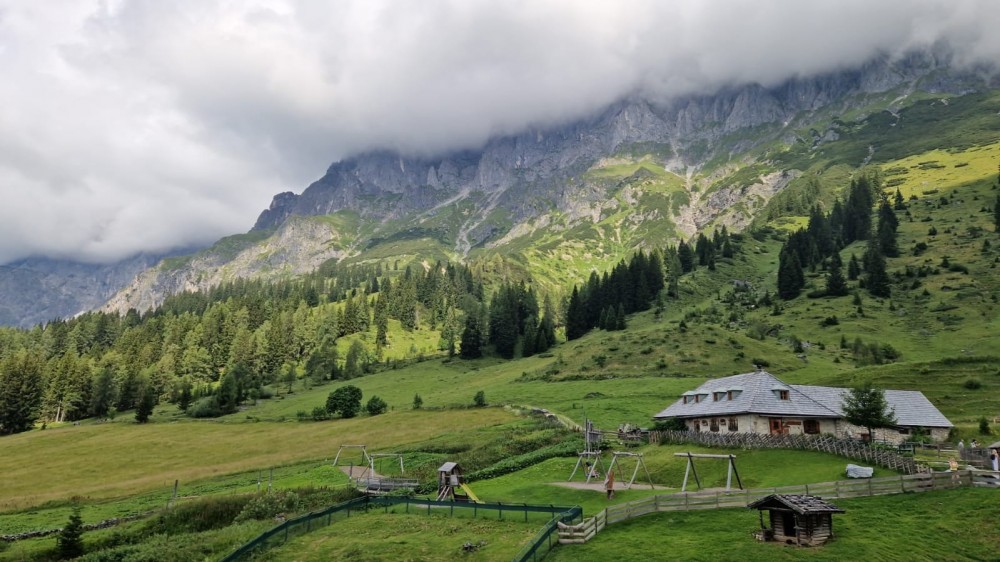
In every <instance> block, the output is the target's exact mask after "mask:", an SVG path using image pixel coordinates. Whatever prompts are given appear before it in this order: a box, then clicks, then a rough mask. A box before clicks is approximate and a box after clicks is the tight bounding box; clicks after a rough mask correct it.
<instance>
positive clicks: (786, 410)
mask: <svg viewBox="0 0 1000 562" xmlns="http://www.w3.org/2000/svg"><path fill="white" fill-rule="evenodd" d="M737 389H738V390H742V391H741V392H739V393H738V395H737V396H735V397H734V398H733V399H732V400H729V399H728V395H727V396H726V397H725V398H723V399H722V400H718V401H716V400H714V399H713V398H714V393H715V392H725V391H728V390H737ZM777 390H788V400H781V399H780V397H779V393H778V392H776V391H777ZM847 393H848V390H847V389H846V388H837V387H832V386H810V385H800V384H786V383H785V382H783V381H781V380H780V379H778V377H775V376H774V375H772V374H771V373H768V372H766V371H757V372H753V373H744V374H742V375H733V376H731V377H723V378H721V379H713V380H709V381H706V382H705V383H703V384H702V385H701V386H699V387H698V388H697V389H695V390H693V391H688V392H685V393H684V395H686V396H693V395H695V394H701V395H707V398H705V399H703V400H701V401H700V402H697V403H695V402H690V401H689V402H688V403H687V404H685V403H684V401H683V400H677V401H676V402H674V403H673V404H671V405H670V406H668V407H667V408H666V409H665V410H663V411H662V412H660V413H658V414H656V415H655V416H653V417H654V418H674V417H677V418H697V417H705V416H730V415H736V414H762V415H771V416H797V417H807V418H842V417H844V409H843V405H844V396H845V395H846V394H847ZM885 399H886V402H888V404H889V407H890V408H892V409H893V410H894V411H895V413H896V422H897V425H900V426H920V427H952V424H951V422H950V421H948V418H946V417H944V415H943V414H942V413H941V412H940V411H938V409H937V408H935V407H934V405H933V404H931V402H930V400H928V399H927V397H926V396H924V395H923V393H922V392H920V391H916V390H886V391H885Z"/></svg>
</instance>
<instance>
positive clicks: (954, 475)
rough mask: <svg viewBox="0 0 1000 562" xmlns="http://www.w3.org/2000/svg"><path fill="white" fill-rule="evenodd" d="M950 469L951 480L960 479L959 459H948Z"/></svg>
mask: <svg viewBox="0 0 1000 562" xmlns="http://www.w3.org/2000/svg"><path fill="white" fill-rule="evenodd" d="M948 470H950V471H951V480H952V481H953V482H955V481H958V461H957V460H955V457H951V458H950V459H948Z"/></svg>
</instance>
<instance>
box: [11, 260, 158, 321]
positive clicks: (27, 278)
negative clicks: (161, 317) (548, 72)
mask: <svg viewBox="0 0 1000 562" xmlns="http://www.w3.org/2000/svg"><path fill="white" fill-rule="evenodd" d="M163 257H164V256H163V254H138V255H135V256H132V257H130V258H127V259H124V260H121V261H118V262H115V263H112V264H88V263H80V262H74V261H69V260H52V259H44V258H29V259H24V260H19V261H16V262H13V263H9V264H7V265H0V325H6V326H18V327H21V328H28V327H31V326H33V325H35V324H39V323H42V322H46V321H49V320H52V319H54V318H66V317H70V316H74V315H76V314H78V313H80V312H84V311H87V310H93V309H95V308H98V307H100V306H101V305H103V304H104V303H105V302H107V300H108V299H109V298H111V297H112V296H113V295H114V294H115V293H117V292H118V291H119V290H121V288H122V287H124V286H126V285H128V284H129V283H131V282H132V280H133V279H134V278H135V276H136V275H138V274H139V273H140V272H142V271H145V270H147V269H148V268H149V267H151V266H153V265H155V264H157V263H158V262H159V261H160V260H161V259H163Z"/></svg>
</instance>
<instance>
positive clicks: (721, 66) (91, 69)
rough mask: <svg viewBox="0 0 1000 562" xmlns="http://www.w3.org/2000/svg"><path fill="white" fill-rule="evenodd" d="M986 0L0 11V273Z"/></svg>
mask: <svg viewBox="0 0 1000 562" xmlns="http://www.w3.org/2000/svg"><path fill="white" fill-rule="evenodd" d="M997 8H998V7H997V4H996V3H995V1H993V0H969V1H962V0H941V1H938V0H905V1H904V0H879V1H876V2H873V1H871V0H830V1H825V2H819V1H803V0H777V1H768V0H752V1H747V0H726V1H722V0H718V1H716V0H697V1H695V0H691V1H680V0H674V1H670V2H663V1H659V0H621V1H614V2H613V1H611V0H604V1H601V2H589V1H583V0H482V1H478V0H420V1H410V0H397V1H393V2H390V1H382V0H358V1H352V0H342V1H311V0H301V1H294V0H171V1H169V2H166V1H163V0H0V263H6V262H9V261H11V260H15V259H18V258H22V257H26V256H31V255H40V256H49V257H55V258H70V259H76V260H83V261H108V260H115V259H119V258H122V257H126V256H128V255H130V254H133V253H135V252H138V251H144V250H145V251H162V250H166V249H170V248H173V247H178V246H190V245H193V244H206V243H210V242H211V241H213V240H215V239H217V238H219V237H220V236H223V235H227V234H232V233H236V232H244V231H246V230H247V229H248V228H249V227H250V226H252V224H253V222H254V219H255V218H256V216H257V214H258V213H259V212H260V211H261V210H262V209H264V208H265V207H266V206H267V205H268V204H269V202H270V199H271V196H272V195H274V194H275V193H278V192H281V191H288V190H291V191H295V192H301V191H302V189H304V188H305V187H306V186H307V185H308V184H309V182H311V181H313V180H315V179H316V178H318V177H320V176H321V175H322V173H323V172H324V170H325V169H326V167H327V166H329V164H330V163H332V162H333V161H335V160H338V159H340V158H344V157H348V156H351V155H352V154H356V153H358V152H360V151H364V150H367V149H371V148H390V149H397V150H401V151H404V152H407V153H420V154H433V153H438V152H441V151H447V150H451V149H456V148H474V147H476V146H478V145H481V144H482V143H483V142H484V141H485V140H486V139H487V138H488V137H490V136H491V135H496V134H503V133H511V132H517V131H518V130H520V129H522V128H524V127H526V126H529V125H534V126H537V125H542V126H544V125H549V124H557V123H560V122H565V121H568V120H572V119H575V118H578V117H581V116H586V115H588V114H590V113H593V112H594V111H597V110H599V109H600V108H601V107H602V106H604V105H606V104H608V103H610V102H613V101H615V100H616V99H618V98H620V97H622V96H624V95H629V94H632V93H635V92H640V93H643V94H646V95H650V96H658V97H669V96H674V95H681V94H687V93H693V92H710V91H712V90H713V89H714V88H718V87H719V86H722V85H726V84H731V83H739V82H747V81H755V82H760V83H763V84H773V83H776V82H779V81H781V80H783V79H786V78H788V77H790V76H792V75H796V74H801V75H807V74H811V73H815V72H821V71H829V70H834V69H837V68H841V67H844V66H850V65H854V64H857V63H860V62H863V61H864V60H866V59H867V58H869V57H871V56H872V55H873V54H874V53H876V52H877V51H880V50H881V51H887V52H890V53H896V52H900V51H901V50H904V49H906V48H909V47H913V46H921V45H927V44H929V43H933V42H935V41H941V40H947V41H949V42H950V43H951V44H952V45H953V47H954V48H955V49H956V51H957V53H958V54H959V56H960V57H961V58H962V59H963V60H975V59H979V58H986V59H990V60H1000V9H997Z"/></svg>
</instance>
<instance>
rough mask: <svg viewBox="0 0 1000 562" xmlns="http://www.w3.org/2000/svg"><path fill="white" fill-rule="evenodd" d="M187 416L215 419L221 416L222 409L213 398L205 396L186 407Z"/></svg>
mask: <svg viewBox="0 0 1000 562" xmlns="http://www.w3.org/2000/svg"><path fill="white" fill-rule="evenodd" d="M187 415H189V416H191V417H192V418H217V417H219V416H221V415H222V409H221V408H219V402H218V401H217V400H216V399H215V397H214V396H206V397H204V398H199V399H198V400H195V402H194V403H193V404H191V405H190V406H188V409H187Z"/></svg>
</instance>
